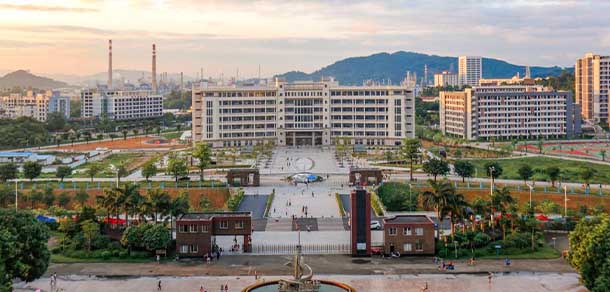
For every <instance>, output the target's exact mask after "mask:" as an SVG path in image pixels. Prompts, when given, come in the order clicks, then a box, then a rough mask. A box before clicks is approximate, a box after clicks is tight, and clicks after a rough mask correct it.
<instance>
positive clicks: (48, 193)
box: [42, 188, 55, 208]
mask: <svg viewBox="0 0 610 292" xmlns="http://www.w3.org/2000/svg"><path fill="white" fill-rule="evenodd" d="M42 201H43V202H44V204H45V205H47V208H49V207H51V206H53V203H55V194H53V189H52V188H46V189H45V190H44V193H43V195H42Z"/></svg>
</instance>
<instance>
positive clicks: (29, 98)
mask: <svg viewBox="0 0 610 292" xmlns="http://www.w3.org/2000/svg"><path fill="white" fill-rule="evenodd" d="M53 112H59V113H62V114H63V115H64V116H65V117H66V118H69V117H70V98H69V97H66V96H62V95H60V93H59V92H58V91H46V92H42V93H34V92H33V91H28V92H27V93H26V95H22V94H20V93H12V94H10V95H8V96H3V97H1V98H0V117H3V118H8V119H15V118H18V117H30V118H33V119H36V120H38V121H41V122H45V121H46V120H47V117H48V114H49V113H53Z"/></svg>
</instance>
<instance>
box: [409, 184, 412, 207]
mask: <svg viewBox="0 0 610 292" xmlns="http://www.w3.org/2000/svg"><path fill="white" fill-rule="evenodd" d="M411 188H412V185H411V184H410V183H409V211H413V210H412V208H411V203H412V202H411Z"/></svg>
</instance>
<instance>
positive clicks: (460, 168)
mask: <svg viewBox="0 0 610 292" xmlns="http://www.w3.org/2000/svg"><path fill="white" fill-rule="evenodd" d="M453 167H454V169H455V173H457V174H458V175H459V176H461V177H462V182H465V181H466V178H467V177H472V175H473V174H474V165H473V164H472V163H470V162H469V161H467V160H458V161H456V162H455V164H454V165H453Z"/></svg>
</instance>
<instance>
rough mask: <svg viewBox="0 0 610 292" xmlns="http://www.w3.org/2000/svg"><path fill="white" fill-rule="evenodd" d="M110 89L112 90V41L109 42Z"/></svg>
mask: <svg viewBox="0 0 610 292" xmlns="http://www.w3.org/2000/svg"><path fill="white" fill-rule="evenodd" d="M107 85H108V89H111V88H112V40H108V84H107Z"/></svg>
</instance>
